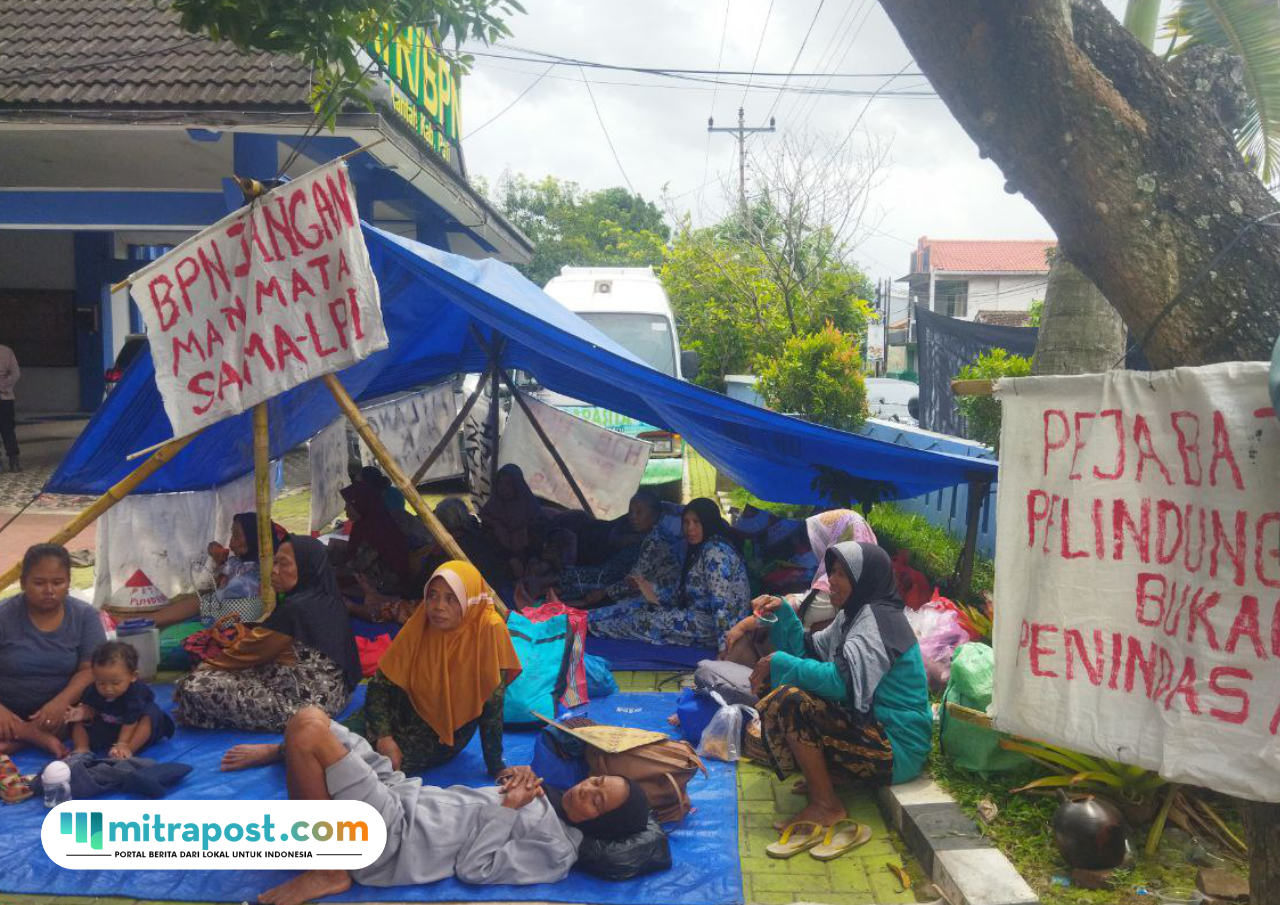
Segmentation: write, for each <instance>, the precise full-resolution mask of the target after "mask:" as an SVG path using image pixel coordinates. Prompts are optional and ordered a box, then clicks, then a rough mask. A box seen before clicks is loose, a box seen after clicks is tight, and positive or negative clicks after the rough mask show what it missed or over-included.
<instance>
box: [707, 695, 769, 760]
mask: <svg viewBox="0 0 1280 905" xmlns="http://www.w3.org/2000/svg"><path fill="white" fill-rule="evenodd" d="M708 694H710V695H711V697H712V698H713V699H714V700H715V701H716V703H718V704H719V705H720V709H719V710H717V711H716V715H715V716H713V717H712V718H711V722H710V723H708V724H707V728H706V729H704V730H702V739H701V741H699V742H698V754H699V755H700V756H702V757H711V758H715V759H716V760H723V761H728V762H729V763H733V762H734V761H736V760H738V758H740V757H742V731H743V729H744V728H745V727H746V724H747V721H748V720H756V719H759V718H760V715H759V714H758V713H756V711H755V709H754V708H752V707H748V706H747V705H746V704H726V703H725V701H724V698H722V697H720V695H719V694H718V693H716V692H714V691H712V692H708Z"/></svg>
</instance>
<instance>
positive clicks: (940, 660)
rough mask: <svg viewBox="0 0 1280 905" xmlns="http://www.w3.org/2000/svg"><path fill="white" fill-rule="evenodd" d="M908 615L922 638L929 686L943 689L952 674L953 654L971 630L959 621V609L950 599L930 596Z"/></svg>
mask: <svg viewBox="0 0 1280 905" xmlns="http://www.w3.org/2000/svg"><path fill="white" fill-rule="evenodd" d="M906 616H907V622H909V623H910V624H911V628H912V630H913V631H914V632H915V633H916V639H917V640H918V641H919V642H920V657H921V659H923V660H924V671H925V674H926V675H927V676H928V677H929V687H930V689H932V690H933V691H935V692H940V691H942V689H943V688H945V687H946V685H947V679H949V678H950V677H951V658H952V656H953V655H954V654H955V650H956V648H957V647H959V646H960V645H961V644H964V643H966V642H967V641H968V640H969V633H968V632H966V631H965V630H964V627H963V626H961V625H960V613H959V612H958V611H957V610H956V608H955V604H952V603H951V602H950V601H946V602H943V601H939V600H931V601H929V602H928V603H926V604H925V605H924V606H922V607H920V609H918V610H915V611H911V610H907V611H906Z"/></svg>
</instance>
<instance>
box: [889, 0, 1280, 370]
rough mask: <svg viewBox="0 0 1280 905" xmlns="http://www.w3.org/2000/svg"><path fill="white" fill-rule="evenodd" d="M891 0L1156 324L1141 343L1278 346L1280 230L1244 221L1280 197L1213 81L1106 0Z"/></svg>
mask: <svg viewBox="0 0 1280 905" xmlns="http://www.w3.org/2000/svg"><path fill="white" fill-rule="evenodd" d="M881 5H882V6H883V7H884V9H885V11H886V12H887V13H888V14H889V17H890V18H891V19H892V20H893V22H894V24H895V25H896V26H897V29H898V31H899V33H900V34H901V35H902V38H903V40H904V42H905V43H906V45H907V47H908V49H909V50H910V51H911V53H912V55H913V56H914V57H915V61H916V63H917V64H918V65H919V66H920V68H921V70H923V71H924V73H925V75H927V76H928V77H929V80H930V82H932V84H933V86H934V88H935V89H937V91H938V93H939V94H940V95H941V97H942V99H943V101H945V102H946V104H947V106H948V108H950V110H951V113H952V114H953V115H954V116H955V117H956V119H957V120H958V121H959V122H960V124H961V125H962V126H963V127H964V129H965V130H966V131H967V132H968V133H969V135H970V136H971V137H972V138H973V139H974V141H976V142H977V144H978V147H979V151H980V153H981V154H983V155H984V156H989V157H991V158H992V159H993V160H994V161H995V162H996V163H997V164H998V165H999V166H1000V168H1001V170H1003V172H1004V174H1005V177H1006V179H1007V180H1008V184H1007V185H1006V188H1007V189H1008V190H1009V191H1019V192H1022V193H1023V194H1024V195H1026V197H1027V198H1028V199H1029V200H1030V201H1031V203H1032V204H1034V205H1035V206H1036V208H1037V209H1038V210H1039V211H1040V213H1041V214H1043V215H1044V217H1045V219H1046V220H1048V221H1049V224H1050V225H1051V226H1052V227H1053V228H1054V230H1055V231H1056V233H1057V235H1058V239H1059V241H1060V243H1061V247H1062V250H1063V252H1064V253H1065V254H1066V256H1067V257H1068V258H1069V259H1070V260H1071V261H1072V262H1073V263H1074V264H1075V265H1076V266H1077V267H1079V268H1080V270H1081V271H1082V272H1083V273H1084V274H1085V275H1086V276H1087V277H1089V279H1090V280H1092V281H1093V283H1094V284H1096V285H1097V287H1098V288H1099V289H1100V290H1101V291H1102V293H1103V294H1104V295H1105V296H1106V298H1107V299H1109V300H1110V302H1111V304H1112V305H1114V306H1115V307H1116V310H1118V311H1119V312H1120V315H1121V317H1122V318H1123V319H1124V322H1125V324H1127V325H1128V327H1129V329H1130V330H1131V331H1132V333H1133V335H1134V336H1135V337H1137V338H1139V339H1142V338H1143V337H1144V336H1145V334H1146V333H1147V330H1148V328H1151V327H1152V326H1153V325H1154V331H1153V333H1152V336H1151V337H1150V339H1149V340H1148V341H1146V342H1144V344H1143V345H1144V351H1145V352H1146V354H1147V357H1148V359H1150V360H1151V362H1152V363H1153V364H1155V365H1156V366H1157V367H1171V366H1174V365H1194V364H1206V363H1209V362H1215V361H1228V360H1235V359H1250V360H1256V359H1266V358H1268V357H1269V355H1270V352H1271V344H1272V342H1274V340H1275V338H1276V331H1277V325H1280V293H1276V292H1275V287H1277V286H1280V243H1277V242H1276V241H1275V233H1274V231H1273V230H1270V229H1267V228H1265V227H1257V226H1255V227H1252V228H1247V227H1248V224H1250V223H1251V222H1252V221H1254V220H1256V219H1257V218H1259V217H1263V216H1266V215H1269V214H1272V213H1275V212H1277V210H1280V204H1277V202H1276V200H1275V199H1274V198H1272V197H1271V195H1269V194H1268V193H1267V191H1266V188H1265V187H1264V186H1263V185H1262V183H1261V182H1260V181H1259V180H1258V178H1257V177H1256V176H1255V175H1254V174H1253V172H1252V171H1251V170H1250V169H1249V167H1248V165H1247V164H1246V163H1245V161H1244V159H1243V158H1242V157H1241V156H1240V153H1239V152H1238V151H1237V150H1236V145H1235V141H1234V139H1233V137H1232V136H1231V134H1230V133H1229V132H1228V130H1227V129H1226V128H1224V127H1223V125H1222V123H1221V122H1220V121H1219V119H1218V116H1217V113H1216V112H1215V110H1216V109H1217V106H1216V105H1215V104H1214V103H1212V102H1210V100H1209V99H1208V98H1207V97H1206V96H1204V94H1203V93H1202V88H1203V85H1202V83H1205V84H1207V82H1205V80H1203V79H1197V80H1192V81H1193V82H1194V84H1184V83H1183V82H1182V81H1180V80H1179V78H1178V76H1177V73H1176V70H1174V69H1172V68H1171V67H1169V66H1167V65H1165V64H1164V63H1162V62H1161V61H1160V60H1159V59H1157V58H1156V57H1155V56H1154V55H1152V54H1151V52H1150V51H1148V50H1147V49H1146V48H1145V47H1143V46H1142V44H1141V43H1140V42H1139V41H1138V40H1137V39H1136V38H1135V37H1134V36H1133V35H1131V34H1130V33H1129V32H1127V31H1126V30H1125V29H1124V28H1123V27H1122V26H1121V25H1120V24H1119V23H1118V22H1116V20H1115V19H1114V18H1113V17H1112V16H1111V14H1110V13H1108V12H1107V11H1106V10H1105V9H1104V8H1103V7H1102V5H1101V3H1099V2H1098V0H1071V4H1070V10H1069V12H1070V15H1067V13H1066V12H1064V9H1063V7H1064V4H1063V3H1062V2H1061V0H947V2H945V3H939V2H937V0H881ZM1242 229H1243V230H1244V232H1243V234H1241V230H1242ZM1237 236H1239V240H1238V242H1237V243H1236V244H1235V246H1234V247H1233V248H1231V250H1230V251H1229V252H1227V253H1226V255H1225V256H1224V257H1223V258H1222V259H1221V260H1220V261H1218V262H1216V263H1214V264H1213V265H1212V266H1211V267H1210V266H1209V262H1210V261H1211V260H1212V259H1213V258H1214V256H1215V255H1216V254H1218V253H1219V252H1220V251H1222V250H1223V249H1225V248H1227V246H1229V245H1231V243H1232V242H1233V241H1234V240H1236V239H1237ZM1202 272H1204V273H1205V276H1206V278H1205V279H1204V280H1203V281H1202V282H1200V283H1199V284H1198V285H1195V286H1192V284H1193V283H1194V282H1195V281H1196V278H1197V276H1199V275H1200V274H1201V273H1202ZM1180 292H1185V293H1186V295H1185V296H1184V297H1183V299H1182V300H1181V301H1180V302H1179V303H1178V304H1177V305H1176V306H1175V307H1173V308H1172V309H1170V310H1169V311H1168V314H1167V316H1165V317H1163V318H1162V319H1161V320H1160V321H1159V322H1158V323H1157V318H1160V316H1161V312H1162V311H1163V310H1165V308H1166V306H1167V305H1168V304H1169V302H1170V301H1171V300H1173V299H1174V298H1175V297H1177V296H1178V295H1179V293H1180Z"/></svg>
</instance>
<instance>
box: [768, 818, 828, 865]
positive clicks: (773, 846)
mask: <svg viewBox="0 0 1280 905" xmlns="http://www.w3.org/2000/svg"><path fill="white" fill-rule="evenodd" d="M802 826H806V827H813V831H812V832H810V833H809V834H808V835H807V836H803V837H801V838H799V839H792V838H791V837H792V836H793V835H795V831H796V828H797V827H802ZM826 829H827V828H826V827H824V826H823V825H822V824H820V823H813V822H811V821H808V820H802V821H800V822H799V823H792V824H790V825H789V826H788V827H787V828H786V829H785V830H783V831H782V838H781V839H779V840H778V841H777V842H772V843H770V844H769V846H768V847H767V848H765V850H764V851H765V854H767V855H768V856H769V857H770V858H791V857H794V856H795V855H798V854H800V853H801V852H803V851H808V850H809V849H811V848H813V847H814V846H815V845H817V844H819V843H820V842H822V840H823V838H824V836H825V834H826Z"/></svg>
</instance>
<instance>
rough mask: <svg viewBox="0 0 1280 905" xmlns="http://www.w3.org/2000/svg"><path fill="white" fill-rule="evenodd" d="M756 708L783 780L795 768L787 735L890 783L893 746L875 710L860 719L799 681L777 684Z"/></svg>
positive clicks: (850, 770) (858, 775) (873, 780)
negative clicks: (798, 684) (804, 687)
mask: <svg viewBox="0 0 1280 905" xmlns="http://www.w3.org/2000/svg"><path fill="white" fill-rule="evenodd" d="M756 709H757V710H758V711H759V713H760V728H761V735H762V737H763V739H764V747H765V750H766V751H767V752H768V754H769V759H770V761H771V762H772V766H773V769H774V770H775V771H776V772H777V774H778V778H779V779H782V778H784V777H785V776H786V775H787V774H788V773H794V772H795V769H796V762H795V758H794V757H793V756H792V755H791V748H790V747H789V746H788V745H787V737H791V738H795V739H797V740H799V741H800V742H802V743H803V744H806V745H809V746H810V747H813V748H821V749H822V752H823V754H825V755H826V761H827V766H828V767H829V768H831V769H832V770H839V771H843V772H844V773H846V774H848V775H849V776H852V777H853V778H855V779H857V780H861V781H863V782H866V783H867V784H869V785H888V784H889V782H890V780H891V779H892V778H893V746H892V745H891V744H890V743H889V737H888V736H887V735H886V734H885V731H884V728H883V727H882V726H881V725H880V722H879V720H877V719H876V718H875V717H873V716H871V715H870V714H867V716H866V717H864V718H862V719H860V720H859V719H856V718H855V717H854V715H853V714H851V713H850V712H849V711H848V710H846V709H845V708H844V707H842V706H841V705H840V704H837V703H836V702H834V701H828V700H827V699H826V698H821V697H818V696H817V695H815V694H810V693H809V692H807V691H804V690H803V689H800V688H796V687H795V686H794V685H783V686H782V687H781V688H777V689H774V690H773V691H771V692H770V693H769V694H768V695H767V696H765V697H764V698H762V699H761V701H760V703H759V704H757V705H756Z"/></svg>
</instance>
